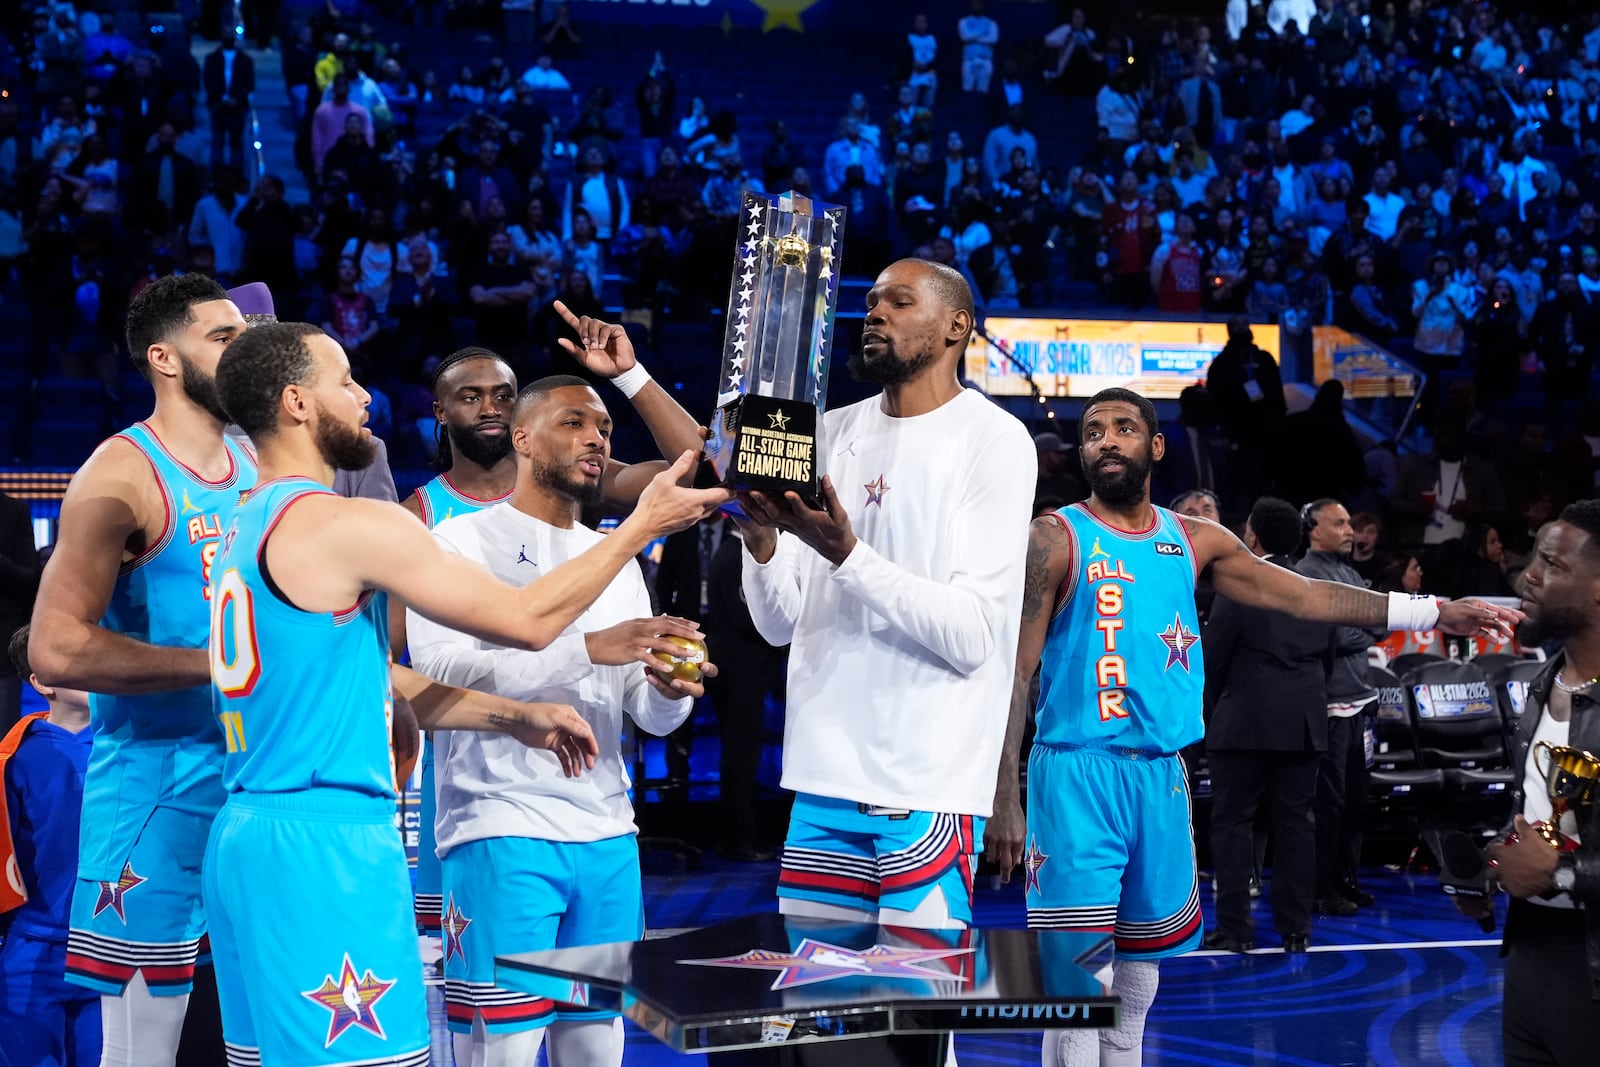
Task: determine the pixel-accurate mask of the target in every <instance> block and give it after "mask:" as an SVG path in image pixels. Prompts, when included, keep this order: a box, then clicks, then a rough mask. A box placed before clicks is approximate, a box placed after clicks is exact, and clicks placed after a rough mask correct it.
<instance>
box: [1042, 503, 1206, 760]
mask: <svg viewBox="0 0 1600 1067" xmlns="http://www.w3.org/2000/svg"><path fill="white" fill-rule="evenodd" d="M1155 515H1156V517H1155V522H1154V524H1153V525H1152V526H1151V527H1150V529H1148V530H1144V531H1141V532H1138V533H1133V532H1129V531H1126V530H1118V529H1116V528H1115V527H1113V526H1109V525H1107V524H1106V523H1105V522H1103V521H1102V520H1101V519H1099V518H1098V517H1096V516H1095V515H1094V513H1093V512H1091V511H1090V510H1089V509H1088V508H1087V507H1085V506H1084V505H1083V504H1073V505H1071V506H1070V507H1065V508H1062V509H1061V510H1060V511H1058V512H1056V517H1057V518H1058V519H1059V520H1060V521H1061V522H1062V523H1063V524H1064V525H1065V526H1066V527H1067V529H1068V531H1069V532H1070V533H1071V534H1072V540H1073V559H1074V570H1075V573H1074V575H1073V576H1072V578H1071V579H1070V580H1069V582H1068V583H1067V585H1066V586H1065V588H1064V589H1063V590H1062V594H1061V603H1060V604H1059V606H1058V607H1057V609H1056V613H1055V617H1054V618H1053V619H1052V620H1051V622H1050V629H1049V632H1048V635H1047V637H1046V640H1045V646H1044V655H1043V658H1042V660H1041V662H1040V670H1041V677H1040V690H1039V717H1038V723H1039V725H1038V736H1037V738H1036V740H1037V742H1038V743H1040V744H1046V745H1076V746H1080V747H1088V748H1112V749H1136V750H1140V751H1145V752H1177V751H1178V750H1179V749H1181V748H1183V747H1184V746H1185V745H1189V744H1193V743H1194V742H1195V741H1198V740H1199V739H1200V738H1201V736H1202V735H1203V734H1204V733H1205V725H1204V723H1203V721H1202V719H1201V710H1200V706H1201V696H1202V693H1203V691H1204V689H1205V658H1204V656H1203V655H1202V654H1201V650H1200V621H1199V618H1198V616H1197V614H1196V612H1195V604H1194V581H1195V568H1194V558H1195V556H1194V546H1193V545H1191V544H1190V543H1189V535H1188V533H1187V531H1185V530H1184V528H1183V523H1182V521H1181V520H1180V519H1179V518H1178V516H1176V515H1174V514H1173V513H1172V512H1170V511H1168V510H1166V509H1165V508H1156V509H1155Z"/></svg>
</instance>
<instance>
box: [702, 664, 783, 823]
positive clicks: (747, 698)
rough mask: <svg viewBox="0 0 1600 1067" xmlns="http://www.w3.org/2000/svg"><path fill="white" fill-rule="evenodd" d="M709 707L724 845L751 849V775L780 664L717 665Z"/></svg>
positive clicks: (778, 687) (779, 683)
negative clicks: (717, 739) (717, 738)
mask: <svg viewBox="0 0 1600 1067" xmlns="http://www.w3.org/2000/svg"><path fill="white" fill-rule="evenodd" d="M717 667H718V669H719V671H720V672H721V673H719V674H718V675H717V676H716V677H715V678H713V679H712V680H711V686H710V692H711V700H712V703H713V704H715V705H716V709H717V727H718V731H719V733H720V734H721V736H722V766H721V768H720V771H721V778H722V825H723V833H724V835H726V837H727V841H726V842H725V843H726V844H729V845H754V844H755V843H756V772H757V771H758V770H760V768H761V748H762V745H763V743H764V742H765V740H766V733H765V730H764V728H763V720H764V719H765V717H766V706H767V694H768V693H771V692H773V691H774V690H781V687H782V685H783V658H782V657H781V656H773V655H765V656H763V655H760V654H750V655H744V654H738V655H734V656H730V657H729V658H728V659H726V660H724V661H722V662H720V663H718V664H717Z"/></svg>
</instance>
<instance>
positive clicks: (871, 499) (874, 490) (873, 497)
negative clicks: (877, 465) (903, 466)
mask: <svg viewBox="0 0 1600 1067" xmlns="http://www.w3.org/2000/svg"><path fill="white" fill-rule="evenodd" d="M862 488H864V489H865V490H866V491H867V502H866V503H865V504H863V505H862V507H871V506H872V505H873V504H876V505H878V507H880V508H881V507H883V494H885V493H887V492H888V491H889V483H888V482H886V481H884V480H883V475H881V474H880V475H878V479H877V481H872V482H868V483H867V484H866V485H864V486H863V487H862Z"/></svg>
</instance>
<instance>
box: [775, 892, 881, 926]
mask: <svg viewBox="0 0 1600 1067" xmlns="http://www.w3.org/2000/svg"><path fill="white" fill-rule="evenodd" d="M778 914H779V915H792V916H794V917H795V918H797V919H833V920H836V921H838V922H844V923H872V924H874V925H876V924H877V922H878V914H877V912H872V911H862V910H861V909H859V908H846V907H844V906H842V905H839V904H819V903H817V902H816V901H814V900H797V899H796V898H794V897H779V898H778Z"/></svg>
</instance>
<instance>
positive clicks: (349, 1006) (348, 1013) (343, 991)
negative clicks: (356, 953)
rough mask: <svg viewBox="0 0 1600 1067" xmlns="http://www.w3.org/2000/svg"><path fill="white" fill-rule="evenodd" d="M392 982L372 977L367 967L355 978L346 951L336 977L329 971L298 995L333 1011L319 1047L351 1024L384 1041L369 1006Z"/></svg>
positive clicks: (324, 1046)
mask: <svg viewBox="0 0 1600 1067" xmlns="http://www.w3.org/2000/svg"><path fill="white" fill-rule="evenodd" d="M394 985H395V983H394V982H393V981H387V982H386V981H384V980H383V979H381V978H378V977H375V976H374V975H373V973H372V969H371V968H370V967H369V968H367V972H366V973H365V974H363V975H362V976H361V977H360V978H357V977H356V968H355V965H354V964H353V963H351V962H350V953H348V952H346V953H345V954H344V966H343V967H341V968H340V969H339V977H338V978H337V979H335V978H334V976H333V975H331V974H329V975H325V976H323V979H322V984H321V985H320V986H318V987H317V988H316V989H313V990H311V991H310V992H309V993H301V994H300V995H301V996H302V997H305V998H306V999H307V1000H314V1001H316V1002H317V1003H318V1004H321V1005H322V1006H323V1007H324V1008H327V1009H328V1010H329V1011H330V1012H332V1013H333V1017H332V1018H331V1019H329V1020H328V1037H327V1040H326V1041H325V1042H324V1043H323V1046H322V1047H323V1048H331V1047H332V1046H333V1043H334V1042H335V1041H337V1040H338V1039H339V1035H340V1034H342V1033H344V1032H345V1031H346V1030H348V1029H350V1028H351V1027H352V1026H359V1027H361V1029H363V1030H365V1031H367V1032H368V1033H369V1034H374V1035H376V1036H377V1037H378V1039H379V1040H383V1041H387V1040H388V1035H387V1034H385V1033H384V1032H383V1023H381V1022H379V1021H378V1013H377V1012H376V1011H374V1010H373V1009H374V1008H376V1007H377V1004H378V1001H380V1000H382V999H383V997H384V995H385V994H386V993H388V992H389V990H391V989H393V988H394Z"/></svg>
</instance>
